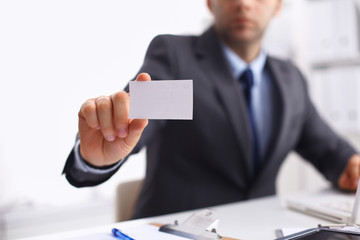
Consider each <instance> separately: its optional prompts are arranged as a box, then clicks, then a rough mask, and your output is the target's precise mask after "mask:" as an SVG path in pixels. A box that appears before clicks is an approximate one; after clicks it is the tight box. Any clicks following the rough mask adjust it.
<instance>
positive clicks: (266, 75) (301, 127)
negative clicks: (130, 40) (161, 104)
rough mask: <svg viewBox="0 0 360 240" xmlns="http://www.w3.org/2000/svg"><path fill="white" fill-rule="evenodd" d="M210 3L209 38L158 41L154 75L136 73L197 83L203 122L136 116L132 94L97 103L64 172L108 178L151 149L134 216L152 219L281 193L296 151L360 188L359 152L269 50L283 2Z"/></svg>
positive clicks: (197, 114) (85, 109)
mask: <svg viewBox="0 0 360 240" xmlns="http://www.w3.org/2000/svg"><path fill="white" fill-rule="evenodd" d="M207 4H208V7H209V9H210V11H211V12H212V14H213V16H214V20H215V21H214V25H213V26H212V27H210V28H209V29H208V30H207V31H205V32H204V33H203V34H202V35H201V36H171V35H162V36H157V37H156V38H154V39H153V41H152V42H151V44H150V46H149V48H148V51H147V54H146V56H145V60H144V63H143V66H142V67H141V69H140V71H139V72H147V73H148V74H146V73H141V74H139V75H138V77H137V79H136V80H137V81H149V80H150V76H151V77H152V78H153V79H156V80H164V79H167V80H169V79H193V84H194V86H193V87H194V115H193V120H192V121H177V120H172V121H166V120H153V121H148V120H146V119H128V111H129V94H128V93H127V92H126V91H120V92H116V93H114V94H113V95H111V96H101V97H98V98H93V99H89V100H87V101H85V102H84V103H83V105H82V106H81V109H80V111H79V137H78V139H77V142H76V144H75V146H74V148H73V151H72V152H71V154H70V156H69V158H68V160H67V162H66V165H65V168H64V173H65V174H66V177H67V179H68V181H69V182H70V183H71V184H73V185H75V186H78V187H82V186H93V185H97V184H100V183H102V182H104V181H106V180H107V179H108V178H110V177H111V176H112V175H113V174H114V173H115V172H116V171H117V170H118V169H119V168H120V166H121V165H122V164H123V163H124V162H125V161H126V159H127V157H128V156H129V155H130V154H132V153H136V152H138V151H139V150H140V149H141V148H142V147H145V146H146V147H147V148H146V151H147V169H146V178H145V181H144V185H143V188H142V191H141V194H140V197H139V200H138V203H137V205H136V212H135V215H134V217H147V216H154V215H159V214H165V213H170V212H176V211H183V210H189V209H196V208H202V207H208V206H213V205H218V204H223V203H229V202H234V201H241V200H245V199H251V198H257V197H262V196H267V195H271V194H274V193H275V179H276V175H277V173H278V170H279V168H280V165H281V164H282V162H283V160H284V159H285V157H286V156H287V154H288V153H289V152H290V151H292V150H295V151H296V152H298V153H299V154H300V155H301V156H303V157H304V158H306V159H307V160H308V161H310V162H311V163H312V164H313V165H314V166H315V167H316V168H317V169H318V170H319V171H320V172H321V173H323V174H324V176H325V177H326V178H327V179H328V180H329V181H331V182H332V183H333V184H334V185H335V186H338V187H340V188H342V189H346V190H354V189H355V188H356V186H357V179H358V177H359V168H360V158H359V156H358V155H357V154H356V151H355V150H354V149H353V148H352V147H351V146H350V145H349V144H348V143H347V142H346V141H344V140H343V139H342V138H340V137H339V136H338V135H336V134H335V133H334V132H333V131H332V130H331V129H330V128H329V126H328V125H327V124H326V123H325V122H324V121H323V120H322V119H321V117H320V116H319V115H318V113H317V111H316V110H315V108H314V106H313V104H312V103H311V101H310V99H309V96H308V90H307V87H306V83H305V80H304V78H303V76H302V75H301V73H300V72H299V70H298V69H297V68H296V67H295V66H294V65H293V64H292V63H290V62H289V61H282V60H278V59H276V58H273V57H270V56H268V55H267V54H266V53H265V52H264V51H263V50H262V48H261V42H262V38H263V34H264V31H265V29H266V27H267V25H268V24H269V22H270V20H271V19H272V18H273V16H275V15H276V14H277V13H278V11H279V10H280V8H281V4H282V1H281V0H260V1H259V0H207ZM124 197H126V196H124Z"/></svg>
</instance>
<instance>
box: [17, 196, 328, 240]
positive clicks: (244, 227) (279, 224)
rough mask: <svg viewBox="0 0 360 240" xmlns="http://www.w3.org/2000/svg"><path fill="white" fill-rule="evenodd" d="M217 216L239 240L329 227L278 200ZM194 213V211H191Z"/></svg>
mask: <svg viewBox="0 0 360 240" xmlns="http://www.w3.org/2000/svg"><path fill="white" fill-rule="evenodd" d="M212 209H215V210H216V211H217V214H218V215H219V219H220V224H219V228H218V233H219V234H220V235H223V236H228V237H232V238H238V239H242V240H266V239H275V229H278V228H312V227H316V226H317V225H318V224H324V225H325V224H333V223H331V222H328V221H326V220H322V219H319V218H315V217H312V216H307V215H305V214H302V213H298V212H295V211H292V210H289V209H287V208H286V206H285V205H284V204H283V203H282V201H281V200H280V199H279V198H278V197H266V198H260V199H255V200H250V201H243V202H237V203H231V204H226V205H220V206H216V207H213V208H212ZM195 211H196V210H195ZM193 212H194V211H187V212H181V213H175V214H169V215H164V216H159V217H151V218H144V219H138V220H132V221H126V222H120V223H114V224H111V225H105V226H99V227H96V228H91V229H80V230H77V231H71V232H63V233H58V234H51V235H46V236H39V237H31V238H25V239H23V240H65V239H67V238H69V237H76V236H84V235H88V234H92V233H94V234H95V233H104V232H110V231H111V229H112V228H113V227H116V228H119V229H124V228H128V227H132V226H141V225H143V224H146V223H150V222H156V223H161V224H167V223H174V221H175V220H179V222H180V223H181V222H182V221H184V220H185V219H186V218H187V217H189V216H190V215H191V214H192V213H193Z"/></svg>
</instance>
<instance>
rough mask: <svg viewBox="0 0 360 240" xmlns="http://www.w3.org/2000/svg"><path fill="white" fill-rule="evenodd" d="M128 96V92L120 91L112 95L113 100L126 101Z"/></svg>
mask: <svg viewBox="0 0 360 240" xmlns="http://www.w3.org/2000/svg"><path fill="white" fill-rule="evenodd" d="M128 97H129V95H128V93H126V92H124V91H121V92H117V93H115V94H114V95H113V100H114V101H116V102H125V101H127V99H128Z"/></svg>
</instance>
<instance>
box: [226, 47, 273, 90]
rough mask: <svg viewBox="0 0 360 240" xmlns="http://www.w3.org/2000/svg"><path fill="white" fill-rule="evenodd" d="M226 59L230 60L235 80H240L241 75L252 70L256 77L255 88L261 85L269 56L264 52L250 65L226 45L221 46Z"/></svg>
mask: <svg viewBox="0 0 360 240" xmlns="http://www.w3.org/2000/svg"><path fill="white" fill-rule="evenodd" d="M221 46H222V49H223V52H224V54H225V58H226V59H227V60H228V62H229V64H230V68H231V72H232V74H233V76H234V78H236V79H238V78H239V77H240V76H241V74H242V73H243V72H244V71H245V70H246V68H248V67H249V68H250V69H251V71H252V72H253V75H254V86H256V85H258V84H260V81H261V74H262V72H263V70H264V66H265V62H266V58H267V54H266V53H265V51H264V50H261V51H260V54H259V55H258V56H257V57H256V58H255V59H254V60H253V61H252V62H251V63H250V64H248V63H246V62H245V61H244V60H243V59H241V58H240V57H239V56H238V55H237V54H236V53H235V52H234V51H233V50H232V49H230V48H229V47H228V46H227V45H226V44H224V43H222V44H221Z"/></svg>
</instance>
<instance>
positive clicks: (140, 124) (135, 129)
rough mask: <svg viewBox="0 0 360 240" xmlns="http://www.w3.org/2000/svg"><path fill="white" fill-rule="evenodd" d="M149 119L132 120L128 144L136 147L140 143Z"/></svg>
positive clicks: (127, 138) (127, 139)
mask: <svg viewBox="0 0 360 240" xmlns="http://www.w3.org/2000/svg"><path fill="white" fill-rule="evenodd" d="M148 122H149V121H148V120H147V119H132V120H131V122H130V124H129V135H128V136H127V137H126V143H127V145H129V146H132V147H133V146H135V145H136V144H137V142H138V141H139V139H140V137H141V134H142V132H143V131H144V129H145V127H146V126H147V125H148Z"/></svg>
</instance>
